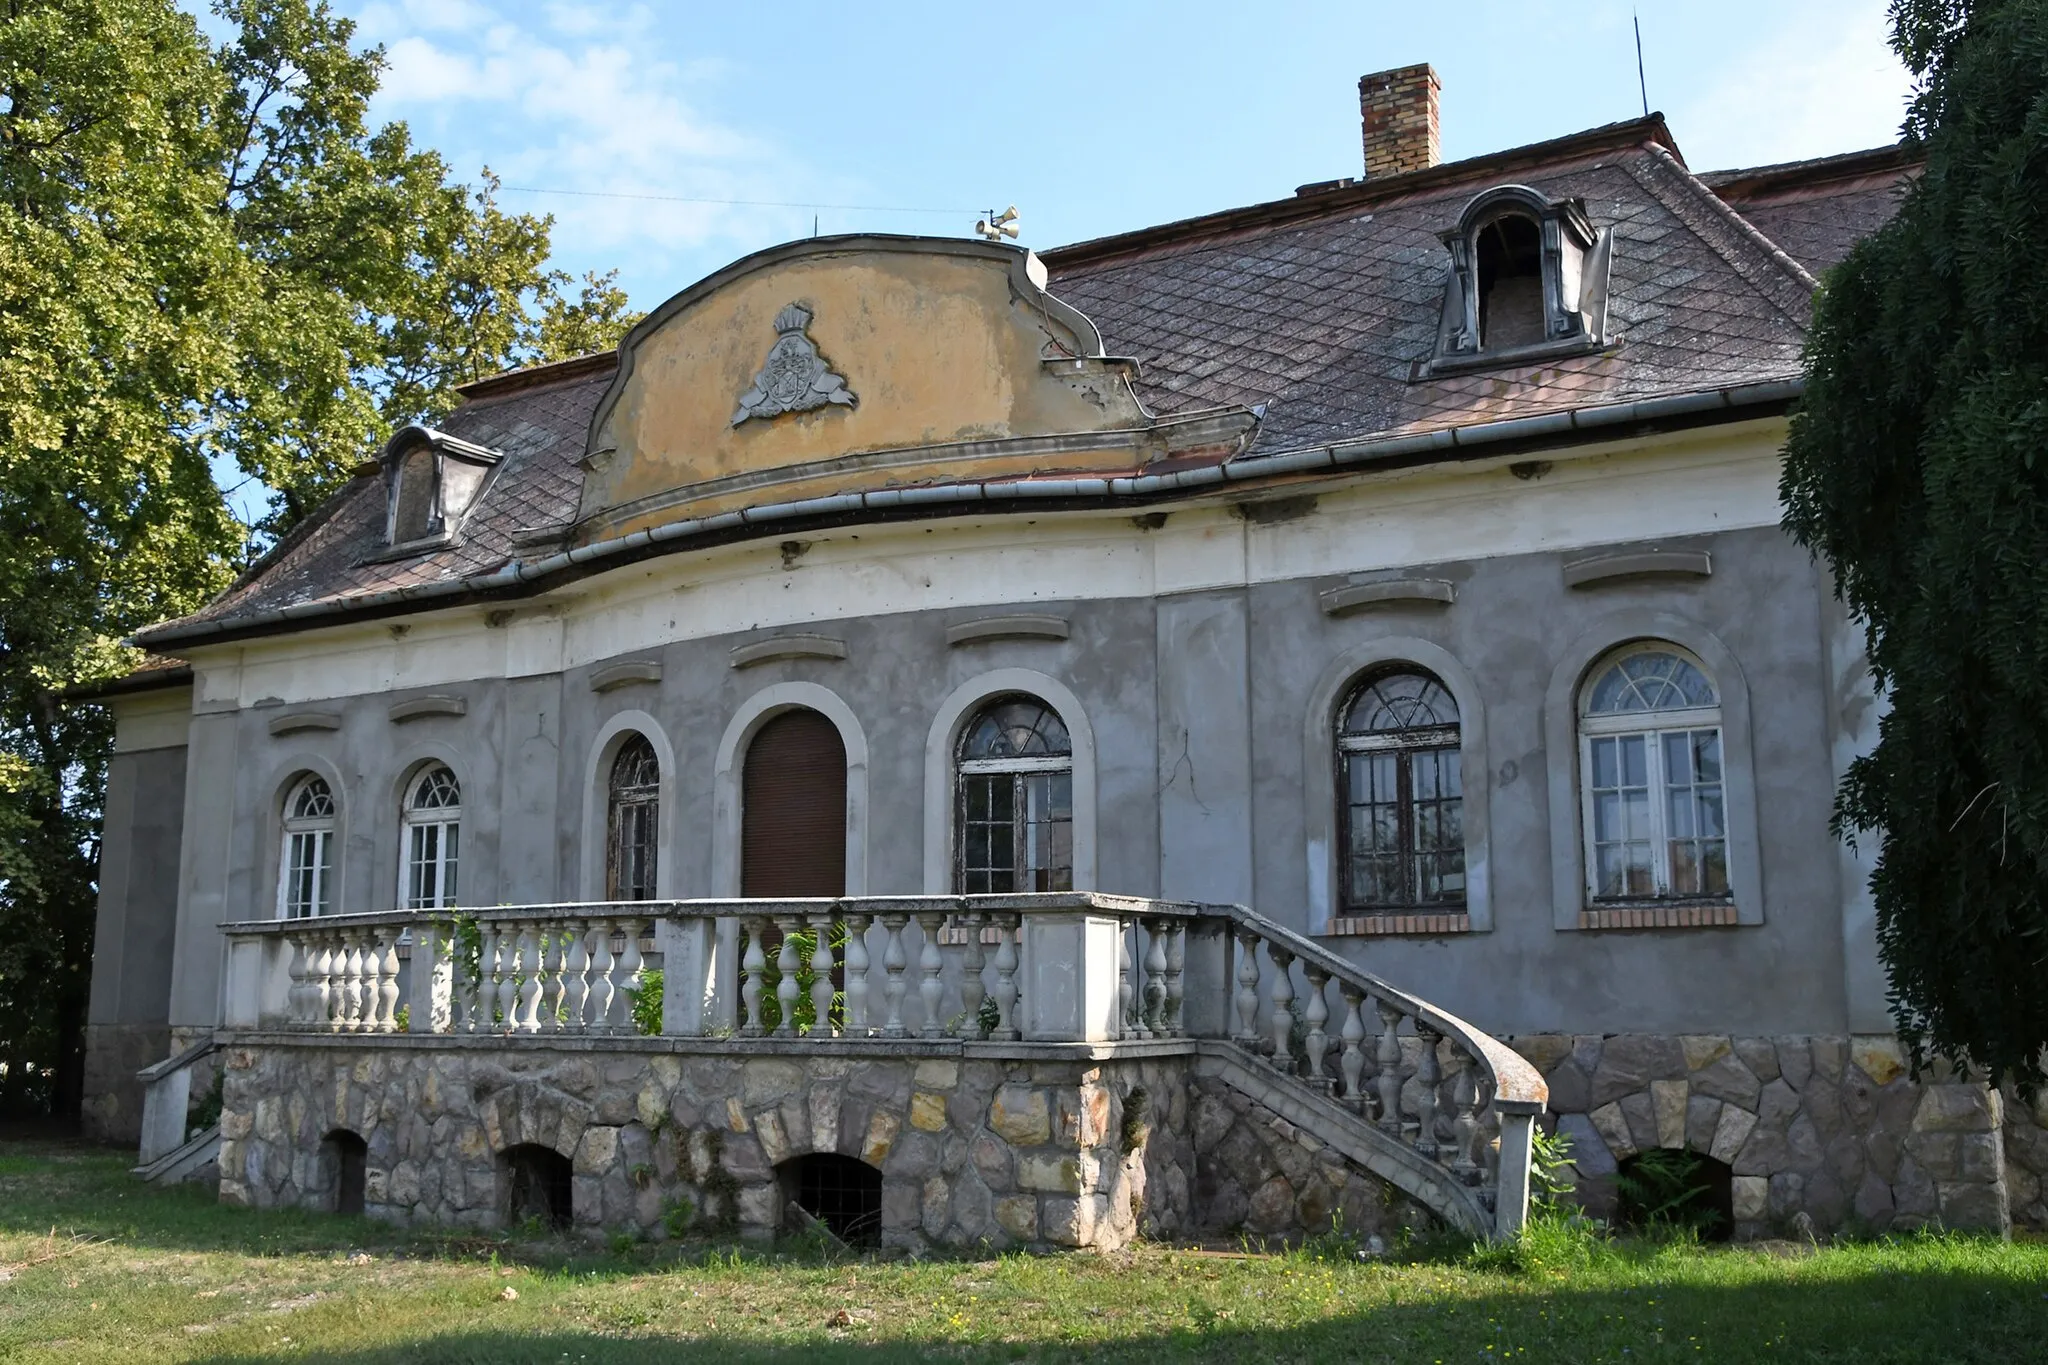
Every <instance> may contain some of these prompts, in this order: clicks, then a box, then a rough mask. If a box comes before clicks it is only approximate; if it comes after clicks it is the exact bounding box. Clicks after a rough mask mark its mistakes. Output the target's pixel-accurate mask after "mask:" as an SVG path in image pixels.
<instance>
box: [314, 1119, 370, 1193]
mask: <svg viewBox="0 0 2048 1365" xmlns="http://www.w3.org/2000/svg"><path fill="white" fill-rule="evenodd" d="M369 1170H370V1144H369V1143H367V1142H364V1141H363V1139H362V1137H361V1135H360V1134H357V1133H352V1132H350V1131H349V1130H348V1129H346V1128H337V1129H335V1130H334V1131H333V1132H331V1133H329V1134H328V1135H327V1136H326V1137H324V1138H322V1139H320V1174H321V1177H322V1183H323V1184H324V1185H325V1186H326V1188H327V1190H328V1191H329V1192H330V1193H331V1194H332V1195H333V1203H332V1205H330V1208H331V1209H332V1211H333V1212H335V1213H354V1214H360V1213H361V1212H362V1211H363V1189H364V1187H365V1185H366V1184H367V1183H368V1180H369Z"/></svg>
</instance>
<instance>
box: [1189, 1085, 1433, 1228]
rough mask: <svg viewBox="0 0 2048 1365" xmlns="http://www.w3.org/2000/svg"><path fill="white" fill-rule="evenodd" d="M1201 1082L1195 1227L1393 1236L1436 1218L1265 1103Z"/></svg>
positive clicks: (1195, 1133) (1196, 1122) (1196, 1120)
mask: <svg viewBox="0 0 2048 1365" xmlns="http://www.w3.org/2000/svg"><path fill="white" fill-rule="evenodd" d="M1192 1085H1193V1096H1194V1103H1193V1110H1194V1129H1193V1132H1192V1134H1191V1136H1192V1138H1193V1144H1194V1161H1195V1205H1194V1220H1193V1230H1194V1231H1197V1232H1202V1233H1252V1234H1255V1235H1258V1236H1262V1237H1294V1236H1298V1235H1303V1234H1306V1235H1308V1236H1314V1235H1316V1234H1318V1233H1325V1232H1329V1231H1331V1229H1332V1228H1333V1226H1335V1227H1341V1228H1342V1230H1343V1231H1344V1232H1345V1233H1346V1234H1348V1235H1351V1236H1355V1237H1360V1238H1364V1237H1369V1236H1372V1235H1375V1234H1380V1235H1386V1234H1390V1233H1392V1232H1393V1231H1395V1230H1396V1229H1398V1228H1402V1227H1419V1226H1424V1225H1427V1224H1428V1223H1430V1222H1431V1221H1432V1220H1431V1218H1430V1215H1429V1214H1428V1213H1427V1212H1425V1211H1424V1210H1423V1209H1421V1208H1420V1207H1419V1206H1417V1205H1415V1204H1413V1203H1411V1202H1410V1201H1409V1200H1407V1199H1406V1198H1404V1197H1402V1196H1401V1195H1400V1194H1399V1193H1398V1192H1397V1191H1396V1190H1395V1189H1394V1188H1393V1187H1392V1186H1390V1185H1388V1184H1387V1183H1386V1182H1385V1181H1383V1180H1381V1179H1380V1178H1379V1177H1378V1176H1375V1175H1372V1174H1371V1173H1369V1172H1367V1171H1363V1170H1361V1169H1359V1168H1358V1167H1357V1166H1356V1165H1354V1164H1352V1163H1351V1162H1349V1161H1347V1160H1345V1158H1344V1157H1343V1156H1341V1155H1340V1154H1338V1153H1337V1152H1336V1151H1334V1150H1332V1149H1331V1148H1329V1147H1326V1146H1324V1145H1323V1144H1322V1143H1320V1142H1318V1141H1317V1140H1316V1139H1315V1138H1314V1137H1312V1136H1310V1135H1309V1134H1307V1133H1305V1132H1303V1131H1302V1130H1301V1129H1299V1128H1297V1127H1295V1126H1294V1125H1293V1124H1291V1123H1289V1122H1288V1121H1287V1120H1286V1119H1284V1118H1281V1117H1280V1116H1279V1115H1278V1114H1275V1113H1274V1112H1273V1111H1272V1110H1270V1109H1268V1108H1266V1107H1265V1106H1264V1105H1262V1104H1257V1103H1255V1102H1253V1101H1252V1100H1251V1099H1249V1098H1247V1097H1246V1096H1245V1095H1243V1094H1242V1093H1240V1092H1239V1091H1237V1090H1235V1089H1232V1088H1231V1087H1230V1086H1227V1085H1225V1084H1224V1083H1223V1082H1221V1081H1219V1080H1216V1079H1214V1078H1211V1077H1206V1076H1205V1077H1197V1078H1195V1079H1194V1080H1193V1082H1192Z"/></svg>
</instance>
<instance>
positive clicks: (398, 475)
mask: <svg viewBox="0 0 2048 1365" xmlns="http://www.w3.org/2000/svg"><path fill="white" fill-rule="evenodd" d="M500 458H501V457H500V456H499V454H498V452H497V451H495V450H491V449H488V448H487V447H484V446H480V445H476V444H475V443H473V442H470V441H465V440H462V439H461V438H459V437H455V436H450V435H448V434H447V433H445V432H440V431H436V430H434V429H433V428H432V427H423V426H408V427H406V428H404V429H403V430H401V431H400V432H399V433H398V434H397V435H396V436H393V437H392V438H391V440H390V441H389V442H388V443H387V444H386V445H385V447H384V460H383V464H384V541H385V544H386V545H388V546H390V547H391V549H392V550H393V551H396V552H401V553H411V552H416V551H422V550H429V549H433V548H434V547H436V546H440V545H450V544H454V543H455V542H456V541H457V540H459V539H460V538H461V534H462V523H463V521H464V519H465V518H467V517H468V515H469V513H470V510H471V509H472V508H473V507H475V506H476V503H477V498H478V495H479V494H481V493H482V492H483V489H484V484H485V482H486V481H488V480H489V478H490V475H491V471H492V470H493V469H495V468H496V467H497V465H498V461H499V459H500Z"/></svg>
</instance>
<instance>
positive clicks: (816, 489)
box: [579, 239, 1149, 540]
mask: <svg viewBox="0 0 2048 1365" xmlns="http://www.w3.org/2000/svg"><path fill="white" fill-rule="evenodd" d="M857 240H858V239H857ZM869 240H870V241H871V239H869ZM963 245H965V244H961V243H951V242H933V243H903V242H900V241H899V242H897V243H895V244H892V245H888V246H886V247H877V246H874V245H872V244H870V245H865V246H854V245H852V244H849V247H848V249H839V250H835V249H831V248H830V247H829V246H826V247H824V248H821V249H819V250H817V251H815V252H811V253H808V254H787V255H783V256H781V257H780V258H778V259H773V260H770V261H769V262H768V263H767V264H764V265H762V266H760V267H759V268H756V269H736V270H735V271H734V272H728V274H730V276H731V277H730V278H727V279H724V280H723V281H719V280H718V279H717V277H714V281H712V282H709V283H711V284H712V286H713V287H711V288H708V289H704V288H701V287H700V288H699V290H697V291H695V292H696V297H694V298H693V297H691V296H690V295H691V292H692V291H686V293H685V294H684V295H681V296H678V302H679V304H680V306H675V305H670V306H668V307H665V308H664V309H663V310H659V311H658V312H657V314H656V315H655V317H654V318H651V319H650V324H651V325H645V326H643V328H642V329H640V330H639V331H636V333H635V334H634V336H633V337H631V338H629V339H628V342H627V346H628V347H629V348H630V349H631V356H630V364H629V365H628V366H626V367H624V378H623V379H622V380H621V381H620V384H619V387H618V388H617V389H616V391H615V397H614V400H613V402H612V405H611V409H610V411H609V413H608V414H606V415H604V416H603V417H602V418H601V422H600V426H599V428H598V430H597V432H596V433H595V437H594V440H593V443H592V454H591V456H590V458H589V465H590V472H589V474H588V476H587V478H586V479H585V483H584V492H583V501H582V506H581V509H580V512H579V522H580V523H581V535H580V537H579V538H581V539H586V540H587V539H592V538H596V537H597V536H600V535H605V534H617V533H619V532H620V531H623V530H628V529H633V528H635V527H638V526H642V525H650V524H655V523H658V522H660V521H665V520H671V519H673V518H674V517H676V516H678V515H699V514H702V513H703V512H704V511H706V510H721V509H724V508H728V507H732V506H743V505H747V504H750V503H760V502H769V501H779V500H783V499H785V498H787V497H790V496H819V495H822V494H829V493H834V492H844V491H849V490H852V489H868V488H877V487H883V486H888V485H891V484H900V483H914V482H929V481H933V480H939V479H950V478H963V477H965V478H974V477H989V476H991V475H995V474H998V473H1000V474H1006V475H1016V474H1020V473H1032V472H1037V471H1039V470H1041V469H1043V470H1053V469H1060V470H1069V469H1074V468H1077V467H1086V468H1123V469H1127V468H1130V467H1131V465H1132V463H1133V461H1134V459H1136V457H1137V449H1138V446H1139V444H1140V441H1139V439H1138V438H1137V436H1136V435H1135V434H1134V435H1133V437H1132V438H1131V439H1130V440H1128V441H1110V442H1105V441H1103V440H1102V438H1101V436H1100V435H1099V434H1100V433H1105V432H1125V431H1128V432H1133V433H1137V432H1141V431H1142V430H1143V429H1144V428H1145V427H1146V426H1148V425H1149V423H1148V419H1147V417H1146V415H1145V413H1144V411H1143V410H1142V409H1141V408H1140V407H1139V405H1138V402H1137V400H1136V398H1135V397H1134V396H1133V395H1132V393H1131V391H1130V388H1129V385H1128V384H1127V383H1126V382H1125V381H1124V379H1123V377H1122V375H1121V373H1120V372H1119V371H1117V370H1115V369H1114V368H1113V367H1111V366H1107V365H1105V364H1104V363H1103V362H1102V361H1101V360H1100V359H1099V358H1097V359H1084V360H1082V361H1081V363H1079V364H1075V363H1073V362H1071V361H1070V362H1068V363H1065V364H1054V365H1048V364H1047V363H1046V358H1047V357H1057V356H1063V355H1072V354H1074V353H1076V352H1078V351H1083V350H1085V349H1087V347H1088V342H1089V340H1092V329H1089V330H1090V335H1089V337H1086V338H1084V337H1083V336H1082V335H1081V334H1080V333H1079V332H1077V331H1076V330H1075V328H1073V327H1071V326H1069V325H1067V324H1066V323H1065V321H1064V320H1063V319H1062V316H1061V314H1062V313H1063V312H1064V311H1065V310H1064V309H1063V308H1062V307H1061V306H1060V305H1057V304H1056V303H1051V304H1050V306H1048V304H1049V303H1050V301H1049V300H1047V298H1046V296H1044V295H1043V294H1040V293H1039V292H1038V291H1037V290H1036V289H1035V288H1030V287H1029V285H1028V282H1025V283H1026V288H1025V289H1024V291H1023V296H1022V297H1020V296H1019V293H1020V291H1019V287H1018V286H1019V282H1020V277H1021V276H1022V269H1021V266H1022V262H1021V260H1020V259H1019V258H1018V257H1017V255H1016V253H1014V252H1009V251H982V250H980V249H978V248H970V249H967V250H964V251H963V250H962V247H963ZM782 250H784V251H794V250H796V249H794V248H789V249H782ZM767 254H768V255H770V256H773V255H774V254H775V253H767ZM742 264H743V265H744V264H745V263H742ZM796 302H801V303H802V304H803V305H804V306H805V307H807V308H809V309H810V310H811V313H812V320H811V323H810V327H809V330H808V335H809V337H810V339H811V341H812V342H813V344H815V345H816V346H817V348H818V350H819V351H820V352H821V354H822V355H823V357H824V359H825V362H826V364H828V365H829V366H830V367H831V368H832V369H833V370H834V371H835V372H837V373H838V374H840V375H842V376H844V377H845V379H846V382H847V386H848V387H849V388H850V389H851V390H852V392H853V393H854V394H855V396H856V397H857V398H858V400H859V401H858V406H856V407H850V408H849V407H841V406H836V405H835V406H828V407H821V408H817V409H814V410H812V411H809V412H803V413H790V414H784V415H782V416H778V417H772V418H751V419H749V420H747V421H745V422H742V423H740V424H739V425H738V426H734V425H733V422H732V418H733V414H734V411H735V409H736V408H737V407H738V404H739V400H740V395H741V394H743V393H745V392H746V391H747V389H748V388H750V387H751V386H752V385H753V383H754V378H755V376H756V375H757V374H758V373H759V372H760V370H761V366H762V363H763V361H764V360H765V359H766V357H767V354H768V350H769V347H770V346H772V345H773V344H774V343H775V340H776V332H775V327H774V318H775V316H776V314H777V313H779V312H780V311H781V310H782V309H783V308H784V307H785V306H786V305H788V304H790V303H796ZM1082 325H1083V326H1085V323H1084V324H1082ZM1064 436H1084V437H1093V439H1091V440H1084V441H1082V442H1080V443H1079V448H1078V449H1076V450H1074V451H1069V452H1064V453H1063V452H1061V451H1060V450H1059V449H1058V446H1059V444H1060V443H1059V442H1058V441H1057V440H1055V441H1053V442H1052V443H1051V444H1050V446H1046V445H1045V444H1044V442H1043V441H1041V442H1040V443H1039V448H1038V449H1036V450H1035V451H1034V452H1033V453H1031V454H1029V455H1026V454H1025V453H1024V452H1021V451H1007V452H1004V451H992V450H990V449H988V447H987V445H986V443H989V442H1005V441H1011V440H1016V439H1020V438H1058V437H1064ZM970 442H971V443H982V444H981V445H980V446H978V447H970V448H960V443H970ZM1104 446H1110V447H1114V449H1104V448H1103V447H1104ZM926 447H932V448H933V449H929V450H927V451H924V452H923V453H921V454H918V455H916V456H914V457H911V458H900V457H899V458H879V457H880V454H881V453H882V452H901V451H907V450H913V449H917V448H926ZM948 447H953V448H951V449H948ZM863 455H876V456H877V457H878V458H876V459H875V460H874V461H872V462H867V461H863V460H860V459H858V458H855V459H848V458H847V457H849V456H853V457H858V456H863ZM821 462H823V463H825V464H826V467H825V468H818V467H817V466H819V465H820V464H821ZM870 465H872V467H870ZM806 467H809V468H806ZM779 470H786V471H788V477H786V478H780V477H775V476H772V475H769V474H767V473H766V472H767V471H779ZM757 476H758V477H757ZM707 484H708V485H709V486H707V487H703V488H702V489H701V490H700V493H699V494H698V495H696V496H693V495H692V493H691V491H690V490H692V489H693V488H696V487H697V486H699V485H707ZM798 488H800V489H801V492H795V491H794V490H795V489H798ZM686 509H687V510H686Z"/></svg>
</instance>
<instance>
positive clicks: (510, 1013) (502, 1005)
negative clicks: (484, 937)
mask: <svg viewBox="0 0 2048 1365" xmlns="http://www.w3.org/2000/svg"><path fill="white" fill-rule="evenodd" d="M525 946H526V935H525V933H524V932H523V931H522V927H521V926H520V925H519V924H518V923H516V922H515V921H512V920H501V921H500V922H499V924H498V1011H497V1027H498V1031H499V1032H502V1033H512V1032H515V1031H517V1029H518V1028H519V968H520V960H519V959H520V953H521V951H522V950H523V949H524V948H525Z"/></svg>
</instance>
